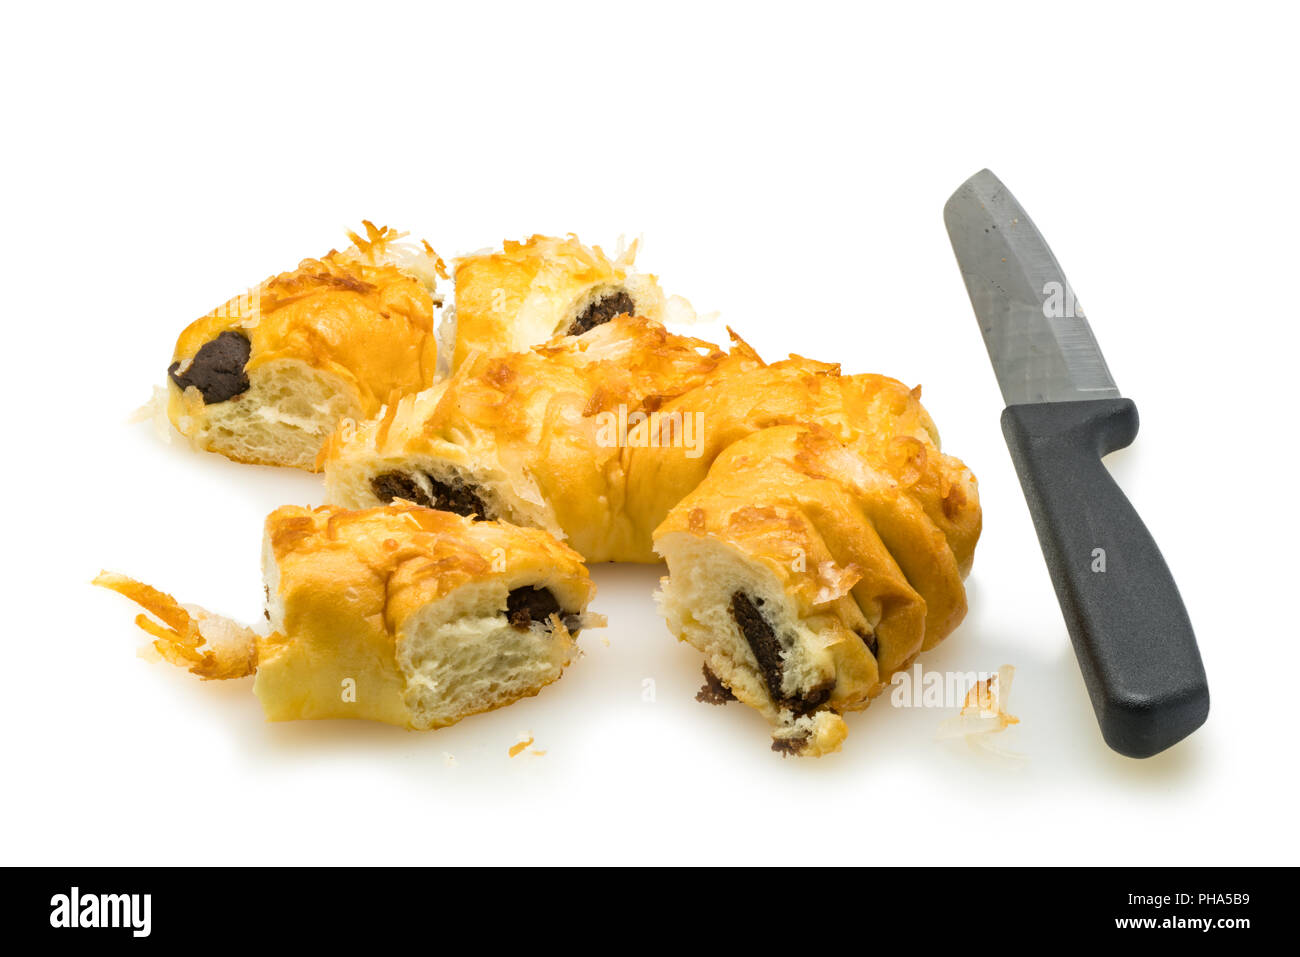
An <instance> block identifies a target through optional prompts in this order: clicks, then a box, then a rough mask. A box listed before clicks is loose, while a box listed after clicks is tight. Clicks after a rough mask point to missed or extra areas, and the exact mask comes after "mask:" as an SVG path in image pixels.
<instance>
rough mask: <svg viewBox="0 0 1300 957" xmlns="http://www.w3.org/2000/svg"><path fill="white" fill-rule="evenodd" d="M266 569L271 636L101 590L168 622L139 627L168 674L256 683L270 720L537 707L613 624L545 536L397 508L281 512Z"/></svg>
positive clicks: (413, 719)
mask: <svg viewBox="0 0 1300 957" xmlns="http://www.w3.org/2000/svg"><path fill="white" fill-rule="evenodd" d="M263 556H264V557H263V574H264V577H265V583H266V595H267V603H266V614H267V619H268V620H269V623H270V625H269V627H270V632H271V633H270V634H269V635H268V636H261V635H256V634H254V633H253V632H251V631H250V630H248V629H241V628H240V627H239V626H236V625H233V624H232V623H225V626H224V627H220V628H218V627H216V626H215V625H214V624H213V622H220V621H223V620H221V619H217V618H216V616H211V615H208V614H207V613H206V612H202V611H201V610H199V609H188V610H187V609H185V608H182V607H181V606H179V605H177V603H176V602H175V600H174V599H172V598H171V597H170V596H167V595H164V594H162V593H161V592H157V591H155V590H154V589H150V588H148V586H142V585H140V584H139V583H137V582H132V581H131V580H130V579H126V578H123V577H121V576H113V575H107V574H105V575H101V576H100V578H99V579H97V580H96V583H97V584H101V585H104V586H106V587H109V588H112V589H114V590H115V591H119V592H121V593H122V594H125V595H126V596H127V597H129V598H131V599H133V600H135V601H137V602H138V603H140V604H141V605H143V606H144V607H145V608H146V609H147V610H149V611H150V612H152V613H153V614H154V615H156V616H157V617H158V618H159V619H160V620H161V621H162V623H163V624H162V626H159V625H158V624H156V623H155V622H153V621H150V620H149V619H148V618H146V617H145V616H143V615H142V616H140V618H138V619H137V622H138V623H139V624H140V625H141V627H143V628H145V630H146V631H149V633H150V634H153V635H154V636H155V639H156V641H155V647H157V648H158V650H159V651H160V652H161V653H162V654H163V655H164V657H167V658H168V659H169V660H171V661H173V662H174V663H176V664H181V665H184V666H185V667H187V668H189V669H190V670H192V671H194V672H195V673H197V674H199V675H200V676H201V677H205V678H231V677H240V676H243V675H248V674H253V673H254V672H255V673H256V678H255V681H254V684H253V690H254V692H255V693H256V694H257V696H258V698H259V699H260V700H261V702H262V707H263V709H264V710H265V712H266V715H267V717H268V718H269V719H271V720H273V721H286V720H292V719H299V718H363V719H368V720H372V721H383V722H386V723H388V724H395V725H400V726H402V727H408V728H415V729H427V728H440V727H445V726H447V725H450V724H454V723H455V722H457V721H459V720H460V719H461V718H464V717H466V716H468V715H471V714H477V713H479V712H482V711H489V710H491V709H493V708H499V707H502V706H504V705H507V704H510V703H511V702H513V701H516V700H518V699H519V698H523V697H527V696H530V695H535V694H537V692H538V691H540V690H541V689H542V687H543V686H545V685H547V684H550V683H551V682H552V681H555V680H556V679H557V678H559V677H560V674H561V672H562V671H563V669H564V667H565V666H566V665H567V664H569V662H570V661H571V659H572V658H573V656H574V654H575V651H576V647H575V644H574V639H575V637H576V636H577V634H578V632H579V630H580V629H581V628H583V627H593V626H596V625H599V624H603V620H602V619H601V618H600V616H597V615H592V614H589V613H587V610H586V609H587V605H588V604H589V603H590V601H591V599H592V597H593V596H594V593H595V587H594V586H593V585H592V583H591V579H590V577H589V576H588V575H587V571H586V569H585V568H584V567H583V565H582V562H581V560H580V559H579V557H578V555H576V554H575V553H574V552H573V551H572V550H571V549H569V548H567V547H565V546H564V545H562V544H560V543H559V542H557V541H555V540H554V539H553V538H551V536H549V535H547V534H546V533H545V532H541V531H538V530H535V529H525V528H516V527H514V526H510V525H503V524H498V523H496V522H473V521H470V520H469V519H466V518H461V517H460V516H457V515H453V514H450V513H448V512H438V511H432V510H430V509H425V508H418V507H415V506H410V505H400V504H399V505H391V506H388V507H385V508H376V509H368V510H364V511H346V510H344V509H339V508H333V507H330V506H324V507H321V508H316V509H307V508H300V507H296V506H286V507H284V508H280V509H277V510H276V511H275V512H273V513H271V515H270V516H269V517H268V518H267V520H266V535H265V542H264V548H263ZM191 612H192V613H193V614H191ZM205 622H206V623H208V630H207V631H205V630H204V624H205ZM209 632H211V633H212V636H213V639H214V640H213V641H212V642H209V641H208V640H206V639H208V637H209Z"/></svg>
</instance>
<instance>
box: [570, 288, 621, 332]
mask: <svg viewBox="0 0 1300 957" xmlns="http://www.w3.org/2000/svg"><path fill="white" fill-rule="evenodd" d="M635 312H636V303H635V302H633V301H632V297H631V296H629V295H628V294H627V293H626V292H624V291H623V290H621V289H620V290H619V291H618V292H616V293H614V294H612V295H609V296H606V297H605V298H604V299H597V300H596V301H595V302H593V303H592V304H591V305H590V306H588V307H587V308H586V309H584V310H583V311H582V314H581V315H580V316H578V317H577V318H576V319H574V320H573V324H572V325H570V326H569V333H568V334H569V335H571V336H580V335H582V334H583V333H584V332H588V331H590V330H592V329H595V328H596V327H597V326H600V325H604V324H605V323H607V322H609V320H611V319H613V318H614V317H615V316H621V315H625V314H626V315H629V316H630V315H632V314H633V313H635Z"/></svg>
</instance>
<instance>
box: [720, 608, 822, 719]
mask: <svg viewBox="0 0 1300 957" xmlns="http://www.w3.org/2000/svg"><path fill="white" fill-rule="evenodd" d="M762 606H763V599H761V598H754V599H752V600H751V599H750V597H749V596H748V595H746V594H745V593H744V592H739V591H738V592H736V593H735V594H733V595H732V596H731V617H732V618H734V619H735V621H736V626H737V627H738V628H739V629H740V633H741V634H742V635H744V636H745V641H747V642H748V643H749V649H750V651H752V652H753V653H754V660H756V661H757V662H758V670H759V672H761V673H762V675H763V681H764V683H765V684H766V685H767V691H768V694H770V695H771V696H772V700H773V701H774V702H776V703H777V705H779V706H780V707H784V708H789V709H790V710H791V711H793V712H794V713H795V714H798V715H804V714H809V713H811V712H813V711H816V710H817V709H818V708H820V707H821V706H822V705H824V704H825V703H826V702H827V701H828V700H829V699H830V696H831V690H832V689H833V688H834V686H835V682H834V681H830V682H827V683H826V684H822V685H818V686H817V687H815V688H809V689H808V690H807V691H802V692H797V693H795V694H793V695H786V694H785V692H783V691H782V690H781V676H782V673H783V663H782V661H781V643H780V642H779V641H778V640H777V637H776V632H775V631H774V630H773V629H772V626H771V624H769V623H768V620H767V619H766V618H764V617H763V613H762V612H761V611H759V609H760V608H761V607H762Z"/></svg>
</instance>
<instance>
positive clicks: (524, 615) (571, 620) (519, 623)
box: [506, 585, 581, 637]
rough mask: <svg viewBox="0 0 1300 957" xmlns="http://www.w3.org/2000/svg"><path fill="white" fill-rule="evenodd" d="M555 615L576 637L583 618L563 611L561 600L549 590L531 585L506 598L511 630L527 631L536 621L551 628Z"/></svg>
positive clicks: (507, 615) (514, 591)
mask: <svg viewBox="0 0 1300 957" xmlns="http://www.w3.org/2000/svg"><path fill="white" fill-rule="evenodd" d="M554 614H558V615H559V616H560V618H561V620H562V621H563V622H564V627H565V628H567V629H568V631H569V634H571V635H574V636H575V637H576V636H577V634H578V630H579V629H578V625H579V619H580V617H581V616H580V615H578V614H577V613H575V612H571V611H564V610H563V609H561V608H560V602H559V599H557V598H556V597H555V595H554V594H552V593H551V590H550V589H549V588H534V587H532V586H531V585H524V586H523V587H521V588H515V589H512V590H511V592H510V594H508V595H507V596H506V618H508V619H509V621H510V627H511V628H515V629H517V630H519V631H527V630H528V627H529V626H530V625H531V624H532V623H533V622H535V621H537V622H541V623H542V624H545V625H548V627H549V622H550V620H551V616H552V615H554Z"/></svg>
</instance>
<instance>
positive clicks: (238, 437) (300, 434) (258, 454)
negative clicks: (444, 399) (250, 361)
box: [171, 359, 361, 471]
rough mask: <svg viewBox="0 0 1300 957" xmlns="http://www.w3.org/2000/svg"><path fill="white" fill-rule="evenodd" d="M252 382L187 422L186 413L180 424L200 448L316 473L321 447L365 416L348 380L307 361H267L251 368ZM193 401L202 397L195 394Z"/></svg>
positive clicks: (247, 459)
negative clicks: (346, 422) (346, 421)
mask: <svg viewBox="0 0 1300 957" xmlns="http://www.w3.org/2000/svg"><path fill="white" fill-rule="evenodd" d="M248 378H249V388H248V390H247V391H246V392H244V393H242V394H240V395H237V396H235V397H234V398H232V399H227V400H226V401H225V402H216V403H213V404H212V405H205V406H202V408H201V409H196V410H195V414H194V415H192V416H189V417H188V421H186V418H187V416H186V415H185V413H182V418H181V420H180V421H178V422H177V426H178V427H179V428H180V430H181V431H182V432H185V433H187V434H189V435H190V437H191V440H192V441H193V442H194V443H195V444H196V445H197V446H199V447H200V448H205V449H209V450H211V451H213V452H220V453H221V454H222V455H225V456H226V457H228V458H231V459H234V460H235V461H238V462H261V463H267V464H273V465H284V466H291V467H294V468H301V469H307V470H309V471H315V462H316V455H317V453H318V452H319V451H320V447H321V444H322V443H323V442H324V441H325V439H326V438H327V437H328V436H329V434H330V433H331V432H332V431H333V430H334V429H335V427H336V426H337V425H338V424H339V422H340V421H341V420H342V419H343V418H345V417H350V418H353V419H358V418H360V416H361V409H360V407H359V405H358V404H357V402H356V400H355V399H354V398H353V393H354V390H353V389H352V388H351V387H350V386H349V385H348V384H347V383H346V382H344V381H343V380H342V379H341V378H339V377H338V376H336V375H333V374H330V373H327V372H322V371H320V370H318V369H313V368H312V367H311V366H309V365H308V364H307V363H305V362H300V361H298V360H296V359H281V360H276V361H273V362H268V363H266V364H265V365H262V366H258V367H257V368H255V369H252V370H250V371H249V374H248ZM171 388H173V389H175V386H174V385H173V386H171ZM183 401H187V400H183ZM193 401H195V402H201V401H202V399H201V398H199V397H198V396H197V395H195V396H194V399H193Z"/></svg>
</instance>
